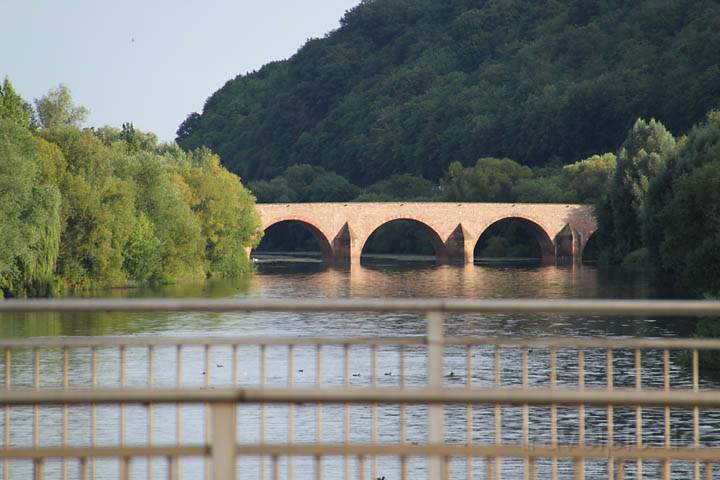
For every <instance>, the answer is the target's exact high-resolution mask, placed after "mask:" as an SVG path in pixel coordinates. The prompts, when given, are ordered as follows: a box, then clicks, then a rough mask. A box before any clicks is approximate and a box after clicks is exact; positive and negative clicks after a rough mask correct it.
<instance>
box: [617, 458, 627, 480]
mask: <svg viewBox="0 0 720 480" xmlns="http://www.w3.org/2000/svg"><path fill="white" fill-rule="evenodd" d="M617 474H618V476H617V480H625V460H623V459H620V460H619V461H618V468H617Z"/></svg>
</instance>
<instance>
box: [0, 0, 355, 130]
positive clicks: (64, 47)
mask: <svg viewBox="0 0 720 480" xmlns="http://www.w3.org/2000/svg"><path fill="white" fill-rule="evenodd" d="M358 3H359V0H263V1H261V0H237V1H231V0H205V1H202V0H195V1H186V0H145V1H140V0H123V1H118V0H115V1H106V0H0V16H1V17H2V21H1V22H0V23H1V24H2V28H0V79H2V78H4V77H5V76H8V77H9V78H10V81H11V82H12V83H13V85H14V86H15V88H16V89H17V90H18V92H19V93H20V94H21V95H22V96H23V98H25V99H26V100H28V101H32V100H33V99H34V98H37V97H39V96H41V95H43V94H45V93H46V92H47V91H48V90H49V89H50V88H53V87H55V86H57V85H58V84H59V83H63V84H65V85H67V86H68V87H69V88H70V90H71V91H72V94H73V98H74V99H75V103H76V104H79V105H84V106H86V107H87V108H89V109H90V117H89V119H88V122H87V126H102V125H112V126H115V127H118V128H119V127H120V125H121V124H122V123H123V122H132V123H134V124H135V126H136V127H137V128H140V129H142V130H149V131H152V132H154V133H156V134H157V135H158V136H159V137H160V138H161V139H162V140H173V139H174V138H175V131H176V130H177V127H178V125H179V124H180V122H182V121H183V120H184V119H185V117H186V116H187V115H188V114H189V113H190V112H193V111H198V112H199V111H201V110H202V106H203V104H204V102H205V100H206V99H207V97H208V96H209V95H210V94H212V93H213V92H214V91H216V90H217V89H218V88H220V87H221V86H222V85H223V84H224V83H225V82H226V81H227V80H229V79H231V78H234V77H235V76H236V75H238V74H241V73H246V72H249V71H253V70H257V69H258V68H260V67H261V66H262V65H264V64H265V63H267V62H269V61H272V60H279V59H283V58H287V57H289V56H291V55H292V54H294V53H295V52H296V51H297V50H298V48H300V46H302V44H304V43H305V41H306V40H307V39H308V38H314V37H321V36H323V35H324V34H325V33H327V32H328V31H330V30H332V29H335V28H337V27H338V26H339V23H338V22H339V19H340V18H341V17H342V15H343V14H344V13H345V11H346V10H348V9H349V8H352V7H353V6H354V5H356V4H358ZM133 40H134V41H133Z"/></svg>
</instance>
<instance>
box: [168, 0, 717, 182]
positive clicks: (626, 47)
mask: <svg viewBox="0 0 720 480" xmlns="http://www.w3.org/2000/svg"><path fill="white" fill-rule="evenodd" d="M718 45H720V3H719V2H717V1H715V0H632V1H628V0H601V1H595V0H562V1H557V0H555V1H553V0H365V1H363V2H362V3H361V4H360V5H358V6H357V7H355V8H353V9H352V10H350V11H348V12H347V13H346V15H345V16H344V18H343V19H342V20H341V26H340V28H338V29H337V30H336V31H334V32H331V33H330V34H328V35H327V36H326V37H325V38H322V39H313V40H310V41H308V42H307V43H306V44H305V45H304V46H303V47H302V48H301V49H300V50H299V51H298V52H297V54H296V55H294V56H293V57H292V58H290V59H288V60H286V61H279V62H274V63H270V64H268V65H266V66H264V67H263V68H262V69H260V70H259V71H257V72H253V73H251V74H248V75H241V76H238V77H236V78H235V79H232V80H230V81H228V82H227V83H226V84H225V86H224V87H222V88H221V89H220V90H218V91H217V92H216V93H214V94H213V95H212V96H211V97H210V98H209V99H208V100H207V102H206V104H205V107H204V110H203V112H202V113H201V114H197V113H193V114H190V115H189V116H188V118H187V120H186V121H185V122H183V124H182V125H181V126H180V127H179V129H178V137H177V140H178V143H179V144H180V145H181V146H182V147H183V148H186V149H193V148H197V147H199V146H207V147H210V148H211V149H212V150H213V151H216V152H217V153H218V154H219V155H220V156H221V158H222V161H223V163H224V165H225V166H226V167H227V168H229V169H230V170H232V171H233V172H235V173H237V174H239V175H241V176H242V178H243V179H244V180H258V179H270V178H273V177H277V176H279V175H281V174H283V172H284V170H285V169H286V168H287V167H288V166H291V165H296V164H310V165H314V166H322V167H324V168H325V169H327V170H330V171H332V172H335V173H338V174H339V175H341V176H343V177H345V179H347V180H348V181H350V183H352V184H355V185H359V186H367V185H369V184H371V183H374V182H377V181H379V180H383V179H386V178H388V177H390V176H391V175H392V174H404V173H410V174H414V175H419V176H423V177H425V178H427V179H429V180H433V181H436V180H438V179H439V178H441V177H442V176H443V175H444V174H445V173H446V172H447V170H448V167H449V165H450V163H451V162H453V161H459V162H460V163H461V164H462V165H463V166H466V167H468V166H471V165H474V164H475V163H476V161H477V160H478V159H479V158H483V157H498V158H506V157H507V158H511V159H513V160H516V161H518V162H520V163H521V164H523V165H527V166H538V165H544V164H546V163H548V162H550V161H555V162H558V161H559V162H562V163H571V162H575V161H577V160H579V159H582V158H587V157H590V156H591V155H592V154H595V153H601V152H612V151H617V149H618V147H619V146H620V144H621V143H622V142H623V140H624V139H625V137H626V134H627V131H628V129H629V128H630V127H632V125H633V124H634V122H635V120H636V119H637V118H639V117H643V118H656V119H657V120H659V121H661V122H662V123H663V124H664V125H665V126H666V127H667V128H668V129H669V130H670V132H672V133H674V134H678V133H680V132H686V131H688V130H689V129H690V127H691V126H692V125H693V124H695V123H697V122H698V121H700V120H701V119H702V118H703V116H704V115H705V113H706V112H707V111H708V110H710V109H711V108H713V107H715V106H717V103H718V100H719V99H720V48H719V47H718Z"/></svg>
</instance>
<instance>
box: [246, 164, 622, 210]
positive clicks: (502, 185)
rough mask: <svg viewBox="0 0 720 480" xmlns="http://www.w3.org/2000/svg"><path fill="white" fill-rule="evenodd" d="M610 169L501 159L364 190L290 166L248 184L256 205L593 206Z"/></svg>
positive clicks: (318, 172)
mask: <svg viewBox="0 0 720 480" xmlns="http://www.w3.org/2000/svg"><path fill="white" fill-rule="evenodd" d="M614 169H615V154H613V153H606V154H603V155H593V156H591V157H589V158H586V159H584V160H581V161H579V162H576V163H574V164H571V165H565V166H562V165H560V164H553V165H548V166H545V167H536V168H530V167H525V166H522V165H520V164H519V163H517V162H515V161H513V160H510V159H507V158H481V159H479V160H478V161H477V162H476V163H475V164H474V165H472V166H470V167H463V166H462V165H461V164H460V163H459V162H453V163H451V164H450V167H449V168H448V171H447V172H446V173H445V176H444V177H443V178H442V179H441V180H440V182H439V183H437V184H436V183H433V182H431V181H430V180H427V179H425V178H422V177H418V176H415V175H410V174H402V175H392V176H390V177H389V178H387V179H385V180H381V181H379V182H377V183H374V184H372V185H370V186H368V187H366V188H361V187H358V186H356V185H353V184H351V183H350V182H348V181H347V180H346V179H344V178H343V177H341V176H340V175H338V174H336V173H334V172H329V171H327V170H325V169H324V168H322V167H315V166H311V165H294V166H292V167H289V168H288V169H287V170H285V171H284V172H283V173H282V174H281V175H279V176H277V177H275V178H273V179H272V180H269V181H265V180H259V181H254V182H250V183H249V184H248V187H249V188H250V189H251V190H252V191H253V193H254V194H255V196H256V197H257V200H258V202H261V203H272V202H275V203H285V202H347V201H355V202H391V201H418V202H433V201H438V202H439V201H464V202H528V203H594V202H596V201H597V200H598V199H599V198H600V196H601V195H602V193H603V189H604V188H605V180H606V178H607V177H608V176H609V175H610V174H611V172H613V171H614Z"/></svg>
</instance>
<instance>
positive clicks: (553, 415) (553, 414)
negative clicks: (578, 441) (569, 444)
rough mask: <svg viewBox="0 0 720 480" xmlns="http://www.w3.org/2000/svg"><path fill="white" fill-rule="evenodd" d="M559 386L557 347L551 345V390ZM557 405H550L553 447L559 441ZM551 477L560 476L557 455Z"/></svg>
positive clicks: (555, 479) (551, 469) (551, 467)
mask: <svg viewBox="0 0 720 480" xmlns="http://www.w3.org/2000/svg"><path fill="white" fill-rule="evenodd" d="M556 387H557V349H556V348H555V347H550V390H555V388H556ZM557 422H558V418H557V405H556V404H552V405H551V406H550V446H551V447H552V448H556V447H557V442H558V429H557ZM550 478H551V479H552V480H557V478H558V459H557V456H552V457H551V458H550Z"/></svg>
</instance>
